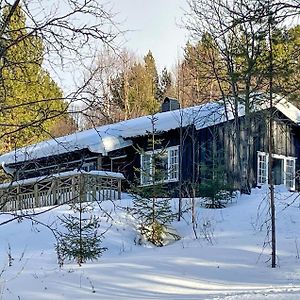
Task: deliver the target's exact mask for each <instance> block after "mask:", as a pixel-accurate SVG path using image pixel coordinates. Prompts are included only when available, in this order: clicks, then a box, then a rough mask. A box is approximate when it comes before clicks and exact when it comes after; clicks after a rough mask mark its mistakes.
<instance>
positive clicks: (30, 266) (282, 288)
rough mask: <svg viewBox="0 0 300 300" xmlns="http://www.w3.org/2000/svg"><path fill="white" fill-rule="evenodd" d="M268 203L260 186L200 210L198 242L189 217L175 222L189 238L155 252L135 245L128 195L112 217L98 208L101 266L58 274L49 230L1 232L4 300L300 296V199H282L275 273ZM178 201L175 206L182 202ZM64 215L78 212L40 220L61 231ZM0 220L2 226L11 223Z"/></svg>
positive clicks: (29, 227)
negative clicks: (103, 231)
mask: <svg viewBox="0 0 300 300" xmlns="http://www.w3.org/2000/svg"><path fill="white" fill-rule="evenodd" d="M265 196H266V191H265V190H263V189H262V190H258V189H256V190H253V191H252V194H251V195H250V196H247V195H242V196H240V197H237V198H236V199H234V200H233V202H232V203H231V204H229V206H228V207H227V208H224V209H215V210H212V209H204V208H202V207H201V206H200V205H199V206H198V207H197V222H198V227H197V234H198V235H199V238H198V239H195V236H194V233H193V231H192V226H191V224H190V215H189V213H186V214H185V215H184V220H182V221H181V222H174V223H173V226H174V228H176V230H177V232H178V233H179V234H180V236H181V237H182V239H181V240H179V241H177V242H174V243H171V244H169V245H167V246H165V247H161V248H156V247H153V246H152V245H149V244H148V245H144V246H140V245H136V243H135V240H136V230H135V226H136V221H135V220H134V219H133V218H132V217H131V215H130V214H129V213H128V212H127V210H126V209H124V208H126V207H128V206H130V205H131V199H130V197H129V196H128V195H126V194H125V195H123V200H122V201H120V202H118V203H117V205H116V206H114V205H112V204H111V203H110V202H106V203H103V205H102V206H103V207H104V208H105V210H106V211H107V212H109V213H110V216H111V217H112V219H113V220H111V219H110V218H109V217H108V216H104V215H103V212H100V211H99V209H98V212H99V215H101V216H102V224H103V228H108V227H109V226H110V224H112V226H111V227H110V228H109V229H108V231H107V233H106V238H105V240H104V242H103V245H104V246H105V247H107V248H108V250H107V251H106V252H105V253H104V254H103V256H102V258H101V259H100V260H98V261H95V262H88V263H86V264H84V265H83V266H81V267H79V266H78V265H76V264H75V263H72V262H68V263H66V264H65V265H64V266H63V267H62V268H61V269H60V268H59V267H58V265H57V258H56V253H55V250H54V243H55V240H54V238H53V235H52V233H51V231H50V230H49V229H47V228H45V227H43V226H42V225H40V224H37V223H36V224H32V222H31V221H28V220H26V219H23V220H22V221H21V222H11V223H8V224H6V225H2V227H1V231H0V239H1V246H0V254H1V256H0V257H1V261H0V263H1V265H0V267H1V270H2V273H1V276H0V288H1V290H0V292H1V293H0V295H1V296H0V299H5V300H7V299H8V300H10V299H21V300H29V299H45V300H46V299H57V300H61V299H299V298H300V230H299V226H300V199H299V195H298V194H291V193H288V192H286V191H282V190H281V191H280V190H279V191H277V193H276V210H277V242H278V243H277V246H278V262H279V267H278V268H276V269H271V267H270V262H269V261H268V260H269V258H270V247H269V246H268V245H267V246H266V247H265V248H264V243H265V242H266V241H267V240H268V237H267V223H266V222H265V221H266V220H267V218H268V209H267V207H268V204H267V198H266V197H265ZM172 202H173V206H174V209H176V204H177V201H176V199H174V200H173V201H172ZM185 202H186V205H188V204H189V201H188V200H186V201H185ZM95 209H96V210H97V208H95ZM64 213H67V214H68V213H71V211H70V210H69V209H68V207H67V206H64V207H60V208H57V209H54V210H52V211H49V212H47V213H44V214H41V215H39V217H38V220H39V221H41V222H43V223H45V224H51V226H59V224H56V223H55V222H56V221H57V216H61V215H62V214H64ZM0 218H1V219H0V221H1V222H3V221H5V220H6V219H7V218H9V217H8V216H5V215H1V216H0ZM55 224H56V225H55ZM9 248H10V250H9ZM9 255H11V257H12V260H10V262H11V264H12V266H8V263H9V260H8V256H9Z"/></svg>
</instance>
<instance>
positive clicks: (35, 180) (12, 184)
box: [0, 170, 125, 189]
mask: <svg viewBox="0 0 300 300" xmlns="http://www.w3.org/2000/svg"><path fill="white" fill-rule="evenodd" d="M80 174H84V175H92V176H99V177H107V178H117V179H125V177H124V175H123V174H122V173H117V172H108V171H95V170H94V171H89V172H86V171H84V170H73V171H68V172H61V173H55V174H51V175H44V176H39V177H32V178H27V179H22V180H17V181H13V182H7V183H2V184H0V189H6V188H9V187H15V186H24V185H33V184H36V183H40V182H42V181H45V180H49V181H51V180H52V179H53V178H64V177H71V176H75V175H80Z"/></svg>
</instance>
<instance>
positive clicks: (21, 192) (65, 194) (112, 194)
mask: <svg viewBox="0 0 300 300" xmlns="http://www.w3.org/2000/svg"><path fill="white" fill-rule="evenodd" d="M123 179H124V176H123V175H122V174H121V173H115V172H105V171H90V172H85V171H76V170H75V171H70V172H63V173H58V174H52V175H50V176H41V177H35V178H30V179H25V180H20V181H15V182H11V183H4V184H1V185H0V211H15V210H21V209H31V208H38V207H44V206H53V205H60V204H66V203H72V202H79V201H82V202H87V201H103V200H119V199H121V182H122V180H123Z"/></svg>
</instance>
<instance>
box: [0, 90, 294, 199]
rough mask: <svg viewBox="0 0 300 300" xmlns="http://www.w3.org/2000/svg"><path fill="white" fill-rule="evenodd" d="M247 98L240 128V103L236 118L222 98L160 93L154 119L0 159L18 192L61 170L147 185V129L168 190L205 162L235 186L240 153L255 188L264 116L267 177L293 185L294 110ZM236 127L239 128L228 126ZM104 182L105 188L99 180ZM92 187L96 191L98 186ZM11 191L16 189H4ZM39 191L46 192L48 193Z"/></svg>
mask: <svg viewBox="0 0 300 300" xmlns="http://www.w3.org/2000/svg"><path fill="white" fill-rule="evenodd" d="M255 97H256V98H257V99H258V100H257V99H256V101H255V105H253V107H252V108H251V114H250V115H249V116H248V119H247V122H248V123H247V124H248V127H247V130H246V129H245V127H246V125H245V124H246V117H245V109H244V106H243V104H242V103H241V104H240V106H239V108H238V116H236V115H235V113H234V112H236V111H234V110H233V109H232V106H231V105H230V101H229V102H228V101H226V102H227V104H226V105H224V104H223V102H221V101H219V102H213V103H207V104H204V105H200V106H195V107H190V108H184V109H180V108H179V109H178V103H177V104H176V103H175V102H174V99H170V98H167V99H166V100H165V103H164V104H163V112H160V113H157V114H155V115H154V116H144V117H140V118H135V119H131V120H127V121H122V122H118V123H115V124H110V125H105V126H100V127H97V128H94V129H89V130H85V131H81V132H76V133H74V134H71V135H68V136H64V137H61V138H57V139H52V140H49V141H45V142H41V143H38V144H35V145H31V146H28V147H24V148H20V149H16V150H14V151H12V152H9V153H6V154H3V155H2V156H0V161H1V163H2V167H3V168H4V170H5V171H6V172H7V173H9V174H10V175H11V176H12V178H13V181H14V182H15V183H14V186H19V189H20V188H21V186H22V184H23V183H24V182H27V183H28V180H29V181H30V182H31V184H32V182H34V178H37V180H36V181H35V182H39V184H40V185H41V180H40V181H39V180H38V178H47V180H48V181H49V177H50V178H51V176H52V175H54V174H56V175H55V178H59V177H60V176H59V175H58V174H67V172H79V173H81V174H82V173H84V174H85V176H87V174H92V172H94V175H95V174H96V173H97V172H98V176H100V177H101V174H102V177H105V178H109V180H114V179H116V178H117V181H118V182H117V183H116V184H114V187H116V186H118V187H120V180H121V177H122V176H124V178H125V179H126V182H127V185H128V184H129V183H130V182H133V181H138V183H139V184H140V185H141V186H143V185H149V183H150V181H151V179H150V177H149V175H146V174H147V173H148V174H149V173H151V172H153V170H154V169H155V168H154V166H153V165H152V160H151V157H152V155H153V151H152V150H151V149H150V147H149V136H152V135H153V132H155V138H157V139H158V141H159V143H158V144H156V149H155V151H160V150H161V149H163V151H161V161H160V168H163V169H164V170H165V176H164V183H165V184H167V185H169V186H170V187H172V190H175V191H176V190H177V191H178V186H179V183H180V185H181V184H183V183H185V184H188V183H189V182H193V183H196V184H197V183H200V182H201V178H203V176H205V166H210V164H211V163H212V161H214V163H217V164H218V165H222V167H223V170H224V171H223V172H224V180H226V181H227V182H229V183H230V184H232V186H233V187H238V186H239V180H240V177H239V174H238V173H237V169H238V167H241V166H242V167H243V164H241V163H240V162H241V161H243V162H244V161H245V157H246V160H247V164H244V165H245V166H246V167H247V170H246V172H245V173H246V174H247V181H248V183H249V185H250V186H251V187H255V186H262V185H264V184H267V178H268V162H269V155H268V121H267V120H268V118H269V116H272V120H273V128H274V132H273V137H274V140H273V141H274V143H273V144H274V147H273V155H272V157H273V169H272V172H273V175H274V176H273V177H274V182H275V184H276V185H281V184H282V185H285V186H286V187H287V188H288V189H289V190H295V189H297V188H298V183H297V170H298V169H299V167H300V163H299V159H300V127H299V122H300V111H299V110H298V109H297V108H296V107H295V106H294V105H292V104H291V103H289V102H287V101H286V100H284V99H280V98H279V97H277V98H276V104H275V105H274V107H273V108H272V109H270V108H269V107H268V101H267V100H266V99H265V98H264V97H263V96H261V95H257V96H255ZM167 108H169V109H171V110H168V109H167ZM174 108H175V109H174ZM176 108H177V109H176ZM173 109H174V110H173ZM237 123H238V127H237ZM236 128H239V130H238V131H236ZM237 139H238V140H239V143H237V142H236V141H237ZM245 145H246V146H247V147H245ZM238 147H239V149H238ZM138 149H140V150H138ZM141 170H143V172H142V171H141ZM95 172H96V173H95ZM99 172H102V173H99ZM103 172H106V173H103ZM111 172H112V173H111ZM72 174H73V173H72ZM120 174H122V175H120ZM73 175H74V174H73ZM73 175H72V176H73ZM52 178H53V177H52ZM51 180H52V179H51ZM51 180H50V182H51ZM109 180H108V181H109ZM106 181H107V180H106ZM32 186H33V185H32ZM105 186H106V188H107V189H108V186H107V184H106V185H105ZM124 186H125V187H126V183H125V185H124ZM7 188H8V186H7V184H4V185H2V186H0V194H5V191H6V189H7ZM89 188H90V187H89ZM97 189H98V191H99V190H100V189H101V186H100V185H99V186H98V187H97ZM94 192H95V191H94ZM13 193H16V190H14V192H12V193H10V194H13ZM47 193H48V194H49V195H50V194H51V195H52V192H51V191H49V190H48V192H47ZM175 194H176V193H175ZM118 195H120V190H118ZM51 197H52V196H51ZM14 199H15V198H14Z"/></svg>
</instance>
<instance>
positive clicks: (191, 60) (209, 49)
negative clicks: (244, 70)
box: [177, 33, 223, 106]
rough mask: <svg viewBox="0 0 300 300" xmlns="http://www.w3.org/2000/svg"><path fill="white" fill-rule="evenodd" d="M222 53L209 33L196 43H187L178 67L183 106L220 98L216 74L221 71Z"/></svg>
mask: <svg viewBox="0 0 300 300" xmlns="http://www.w3.org/2000/svg"><path fill="white" fill-rule="evenodd" d="M221 67H222V64H220V53H219V51H218V49H216V48H215V47H214V45H213V41H212V37H211V36H210V35H209V34H208V33H207V34H205V33H204V34H203V36H202V37H201V39H200V40H199V41H197V42H196V43H195V44H192V43H191V42H189V43H187V44H186V46H185V48H184V58H183V61H182V62H181V63H180V64H179V66H178V67H177V68H178V70H177V81H178V83H177V85H178V86H179V87H180V91H179V93H180V97H179V98H180V100H181V102H182V105H183V106H192V105H195V104H202V103H206V102H209V101H212V100H213V99H216V98H220V96H221V93H220V90H219V85H222V84H223V83H222V82H220V81H218V77H217V78H216V76H215V75H216V74H219V73H220V71H221V70H220V68H221Z"/></svg>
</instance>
